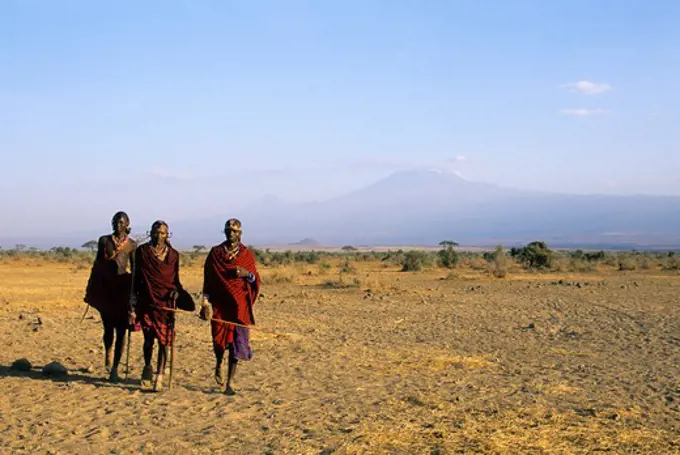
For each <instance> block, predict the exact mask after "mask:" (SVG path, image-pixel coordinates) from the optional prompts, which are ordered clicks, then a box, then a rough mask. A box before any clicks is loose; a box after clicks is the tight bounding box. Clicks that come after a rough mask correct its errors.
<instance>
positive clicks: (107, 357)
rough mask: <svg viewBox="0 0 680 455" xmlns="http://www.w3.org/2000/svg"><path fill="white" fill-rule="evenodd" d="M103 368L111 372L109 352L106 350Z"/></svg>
mask: <svg viewBox="0 0 680 455" xmlns="http://www.w3.org/2000/svg"><path fill="white" fill-rule="evenodd" d="M104 369H105V370H106V372H107V373H110V372H111V352H107V353H106V354H105V356H104Z"/></svg>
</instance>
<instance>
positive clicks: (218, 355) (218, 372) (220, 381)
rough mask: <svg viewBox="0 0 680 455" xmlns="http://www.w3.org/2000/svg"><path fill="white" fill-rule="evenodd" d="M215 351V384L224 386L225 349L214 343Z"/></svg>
mask: <svg viewBox="0 0 680 455" xmlns="http://www.w3.org/2000/svg"><path fill="white" fill-rule="evenodd" d="M213 349H214V350H215V382H217V385H219V386H223V385H224V376H223V375H222V360H223V359H224V349H222V347H221V346H219V345H218V344H216V343H213Z"/></svg>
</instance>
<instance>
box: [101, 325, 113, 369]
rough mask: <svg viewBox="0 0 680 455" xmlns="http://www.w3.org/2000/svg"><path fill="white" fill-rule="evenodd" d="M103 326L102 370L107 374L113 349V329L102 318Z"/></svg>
mask: <svg viewBox="0 0 680 455" xmlns="http://www.w3.org/2000/svg"><path fill="white" fill-rule="evenodd" d="M102 323H103V324H104V340H103V341H104V368H105V369H106V371H107V372H110V371H111V348H112V347H113V332H114V327H113V324H111V323H110V322H109V321H108V320H107V319H105V318H104V317H103V316H102Z"/></svg>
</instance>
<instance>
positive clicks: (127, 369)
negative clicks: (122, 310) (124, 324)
mask: <svg viewBox="0 0 680 455" xmlns="http://www.w3.org/2000/svg"><path fill="white" fill-rule="evenodd" d="M131 344H132V330H131V329H130V328H128V333H127V355H126V358H125V380H126V381H127V378H128V374H130V345H131Z"/></svg>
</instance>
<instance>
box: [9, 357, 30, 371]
mask: <svg viewBox="0 0 680 455" xmlns="http://www.w3.org/2000/svg"><path fill="white" fill-rule="evenodd" d="M10 368H11V369H12V370H17V371H31V368H33V365H32V364H31V362H30V361H29V360H28V359H27V358H23V359H17V360H15V361H14V362H13V363H12V366H11V367H10Z"/></svg>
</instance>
